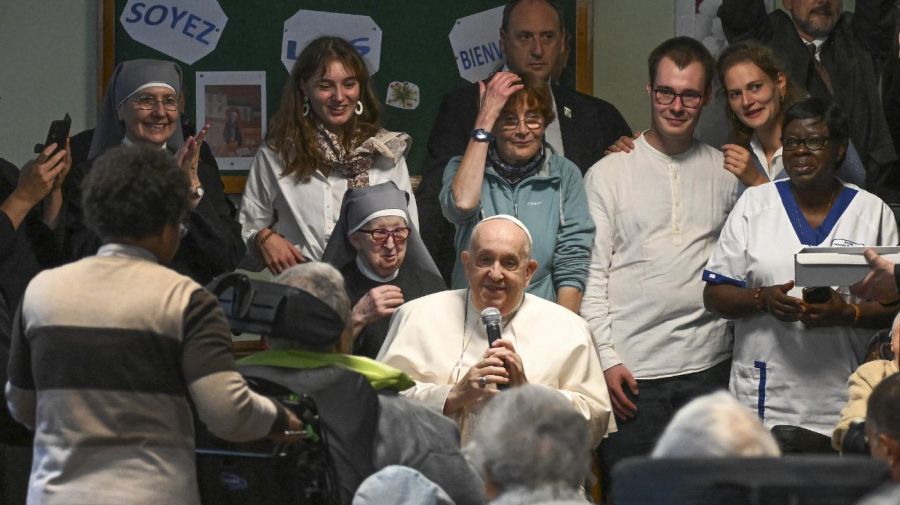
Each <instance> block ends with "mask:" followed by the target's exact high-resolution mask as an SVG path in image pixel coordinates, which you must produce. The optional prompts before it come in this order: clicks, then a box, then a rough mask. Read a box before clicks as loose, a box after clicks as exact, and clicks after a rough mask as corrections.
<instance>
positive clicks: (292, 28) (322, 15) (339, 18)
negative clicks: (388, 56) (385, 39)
mask: <svg viewBox="0 0 900 505" xmlns="http://www.w3.org/2000/svg"><path fill="white" fill-rule="evenodd" d="M323 35H334V36H336V37H341V38H342V39H344V40H347V41H348V42H350V43H351V44H352V45H353V47H355V48H356V50H357V51H359V54H361V55H362V57H363V59H364V60H365V61H366V64H367V65H368V67H369V73H370V74H375V72H378V66H379V64H380V63H381V28H379V27H378V25H377V24H375V21H373V20H372V18H370V17H369V16H359V15H355V14H340V13H337V12H322V11H310V10H305V9H301V10H299V11H297V13H296V14H294V15H293V16H291V17H289V18H288V19H287V21H285V22H284V37H283V39H282V41H281V62H282V63H284V68H286V69H287V71H288V72H290V71H291V68H293V66H294V62H295V61H296V60H297V58H298V57H299V56H300V52H301V51H303V48H304V47H306V45H307V44H309V43H310V42H311V41H312V40H313V39H317V38H319V37H321V36H323Z"/></svg>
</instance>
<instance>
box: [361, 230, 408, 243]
mask: <svg viewBox="0 0 900 505" xmlns="http://www.w3.org/2000/svg"><path fill="white" fill-rule="evenodd" d="M356 231H361V232H363V233H368V234H369V235H371V236H372V240H374V241H375V242H378V243H379V244H383V243H385V242H387V239H388V237H393V238H394V243H397V244H399V243H401V242H405V241H406V239H407V238H408V237H409V228H406V227H403V228H394V229H393V230H386V229H384V228H378V229H377V230H356Z"/></svg>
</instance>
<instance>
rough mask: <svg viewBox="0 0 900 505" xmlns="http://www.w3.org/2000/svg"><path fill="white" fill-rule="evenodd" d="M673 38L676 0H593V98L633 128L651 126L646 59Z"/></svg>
mask: <svg viewBox="0 0 900 505" xmlns="http://www.w3.org/2000/svg"><path fill="white" fill-rule="evenodd" d="M674 35H675V2H674V0H594V94H595V95H596V96H599V97H600V98H603V99H604V100H606V101H608V102H611V103H612V104H613V105H615V106H616V108H617V109H619V112H621V113H622V115H623V116H625V120H626V121H628V125H629V126H631V128H632V129H634V130H642V129H646V128H647V127H648V126H650V123H649V121H650V111H649V107H650V105H649V102H648V101H647V94H646V93H645V92H644V85H646V84H647V55H648V54H650V51H652V50H653V48H654V47H656V46H658V45H659V44H660V42H662V41H664V40H666V39H668V38H671V37H673V36H674Z"/></svg>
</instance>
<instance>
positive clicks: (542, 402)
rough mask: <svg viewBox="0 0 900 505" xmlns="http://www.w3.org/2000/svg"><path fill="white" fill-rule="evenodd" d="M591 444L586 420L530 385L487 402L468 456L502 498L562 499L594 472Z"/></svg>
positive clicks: (541, 388) (556, 396)
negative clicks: (534, 493) (526, 494)
mask: <svg viewBox="0 0 900 505" xmlns="http://www.w3.org/2000/svg"><path fill="white" fill-rule="evenodd" d="M511 423H514V427H513V428H512V429H511V426H512V424H511ZM590 442H591V439H590V433H589V430H588V422H587V420H586V419H585V418H584V416H582V415H581V414H580V413H579V412H578V411H577V410H575V408H574V407H573V406H572V404H571V403H570V402H569V401H568V400H567V399H566V398H565V397H564V396H563V395H562V394H561V393H560V392H559V391H556V390H554V389H551V388H549V387H547V386H540V385H535V384H526V385H523V386H520V387H516V388H512V389H510V390H508V391H504V392H503V393H501V394H499V395H497V396H496V397H494V399H493V400H491V401H490V403H488V404H487V406H486V407H485V408H484V410H483V411H482V413H481V414H480V415H479V416H478V419H477V421H476V425H475V429H474V431H473V433H472V438H471V440H470V441H469V444H468V445H467V446H466V453H467V456H468V457H469V459H470V461H471V462H472V463H473V465H474V466H475V468H476V469H477V470H479V471H480V472H481V474H482V476H483V477H484V478H485V480H486V481H490V482H491V483H493V484H494V485H495V486H496V487H497V488H498V489H499V490H500V494H501V495H503V494H506V493H521V492H523V490H540V491H541V492H543V493H544V494H547V495H550V496H554V497H559V498H564V497H569V496H571V494H572V491H577V490H578V489H579V486H580V485H581V483H582V482H584V479H585V478H586V477H587V476H588V474H589V473H590V447H591V443H590Z"/></svg>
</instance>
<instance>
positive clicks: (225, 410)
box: [182, 289, 286, 441]
mask: <svg viewBox="0 0 900 505" xmlns="http://www.w3.org/2000/svg"><path fill="white" fill-rule="evenodd" d="M182 373H183V375H184V379H185V383H186V384H188V390H189V392H190V394H191V398H192V399H193V401H194V404H195V405H196V407H197V414H198V415H199V417H200V419H201V420H202V421H203V422H204V423H205V424H206V426H207V427H208V428H209V430H210V431H211V432H212V433H214V434H215V435H216V436H218V437H220V438H223V439H226V440H232V441H246V440H255V439H258V438H262V437H264V436H266V435H267V434H269V433H270V432H272V431H275V430H283V429H284V428H285V426H286V414H285V413H284V411H283V407H280V406H279V405H278V404H276V403H275V402H274V401H272V400H270V399H268V398H266V397H264V396H262V395H258V394H256V393H254V392H253V391H251V390H250V388H249V387H248V386H247V383H246V381H244V378H243V377H242V376H241V375H240V374H239V373H238V372H237V369H236V368H235V365H234V358H233V356H232V354H231V337H230V332H229V330H228V322H227V321H226V319H225V314H224V313H223V312H222V309H221V308H219V306H218V304H217V302H216V299H215V297H213V295H212V294H210V293H208V292H207V291H205V290H202V289H198V290H197V291H196V292H195V293H194V294H193V295H192V296H191V300H190V302H189V305H188V308H187V310H186V312H185V316H184V343H183V348H182Z"/></svg>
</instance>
